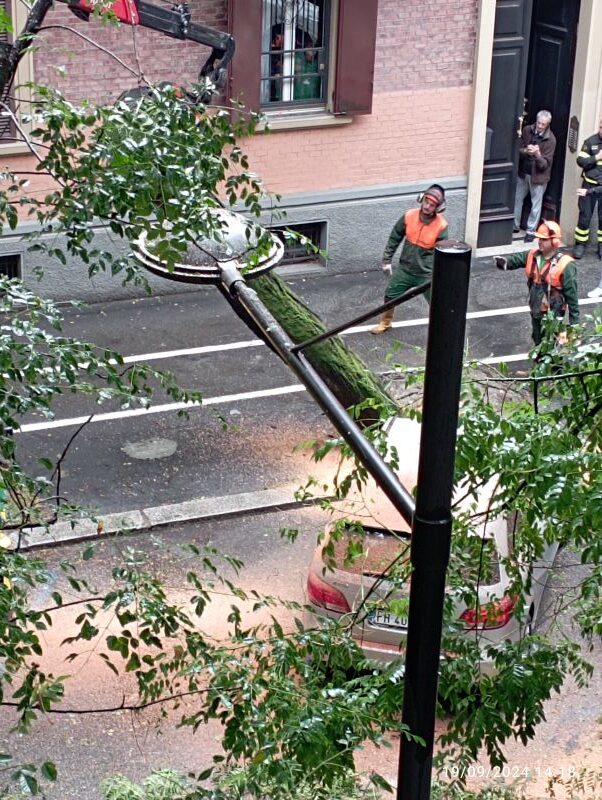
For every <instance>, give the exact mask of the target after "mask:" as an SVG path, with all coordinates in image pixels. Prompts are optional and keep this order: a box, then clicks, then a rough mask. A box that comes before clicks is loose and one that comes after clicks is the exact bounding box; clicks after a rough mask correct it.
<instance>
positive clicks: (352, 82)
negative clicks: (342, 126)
mask: <svg viewBox="0 0 602 800" xmlns="http://www.w3.org/2000/svg"><path fill="white" fill-rule="evenodd" d="M377 17H378V0H344V2H341V3H339V27H338V36H337V61H336V65H337V74H336V84H335V90H334V110H335V112H336V113H339V114H370V113H371V111H372V87H373V83H374V52H375V48H376V21H377Z"/></svg>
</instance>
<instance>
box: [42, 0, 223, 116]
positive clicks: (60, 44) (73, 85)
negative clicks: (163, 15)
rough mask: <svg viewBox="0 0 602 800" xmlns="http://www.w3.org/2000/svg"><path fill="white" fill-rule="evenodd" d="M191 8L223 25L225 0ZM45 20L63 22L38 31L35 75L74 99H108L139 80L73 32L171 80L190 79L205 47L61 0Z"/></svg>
mask: <svg viewBox="0 0 602 800" xmlns="http://www.w3.org/2000/svg"><path fill="white" fill-rule="evenodd" d="M155 2H158V0H155ZM190 9H191V12H192V19H193V21H195V22H199V23H202V24H204V25H210V26H211V27H215V28H219V29H222V30H226V29H227V27H228V24H227V0H192V2H191V3H190ZM45 25H46V26H49V25H62V26H65V28H64V29H56V28H52V29H49V30H47V31H44V32H43V33H42V34H41V41H40V47H39V50H38V52H36V54H35V56H34V73H35V78H36V81H38V82H39V83H43V84H49V85H52V86H56V87H57V88H59V89H60V90H61V92H63V93H64V94H65V95H66V96H67V97H68V98H69V99H70V100H73V101H78V100H80V99H81V98H84V97H85V98H87V99H89V100H91V101H92V102H95V103H106V102H109V101H110V100H112V99H114V98H115V97H117V96H119V94H121V92H123V91H125V90H126V89H129V88H131V87H132V86H136V85H137V79H136V77H135V75H132V74H131V73H130V72H128V71H127V69H125V68H124V67H123V66H122V65H121V64H119V63H118V62H117V61H116V60H115V59H114V58H112V57H111V56H110V55H109V54H108V53H104V52H102V51H100V50H99V49H98V48H96V47H94V45H92V44H88V43H87V42H86V41H85V40H84V39H82V38H80V37H79V36H78V35H77V33H80V34H83V35H84V36H86V37H88V38H89V39H92V40H93V41H94V42H97V43H98V44H99V45H101V46H102V47H103V48H105V49H106V50H108V51H110V52H111V53H113V54H114V55H115V56H117V57H118V58H119V59H121V61H123V62H124V63H125V64H126V65H127V66H128V67H130V69H131V70H133V71H134V72H135V73H139V72H140V71H141V72H142V73H143V75H144V76H145V77H146V78H148V80H150V81H152V82H158V81H162V80H173V81H177V82H179V83H182V84H183V85H185V84H190V83H192V82H194V81H195V80H196V79H197V76H198V73H199V69H200V67H201V66H202V65H203V63H204V61H205V59H206V57H207V55H208V52H209V51H208V50H207V48H205V47H202V46H201V45H198V44H195V43H192V42H184V41H180V40H178V39H171V38H169V37H167V36H164V35H163V34H161V33H157V32H155V31H151V30H148V29H145V28H139V27H137V28H133V29H132V28H131V27H128V26H126V25H120V26H119V27H115V26H114V25H106V24H103V23H101V22H99V21H98V20H96V19H92V20H91V21H90V22H84V21H82V20H79V19H78V18H77V17H76V16H75V15H74V14H72V13H71V11H69V9H68V8H67V7H66V6H65V5H63V4H61V3H57V4H56V5H55V7H54V8H53V9H52V10H51V11H50V12H49V14H48V16H47V17H46V20H45ZM67 28H71V29H73V31H76V32H77V33H73V32H72V31H71V30H67Z"/></svg>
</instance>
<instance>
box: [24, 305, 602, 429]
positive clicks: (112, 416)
mask: <svg viewBox="0 0 602 800" xmlns="http://www.w3.org/2000/svg"><path fill="white" fill-rule="evenodd" d="M599 302H600V300H599V299H598V298H593V299H590V298H586V299H584V300H580V301H579V305H591V304H592V303H599ZM528 310H529V308H528V306H513V307H510V308H496V309H492V310H490V311H472V312H470V313H469V314H467V315H466V316H467V319H482V318H484V317H496V316H505V315H507V314H522V313H526V312H528ZM427 323H428V318H427V317H421V318H419V319H410V320H401V321H399V322H394V323H393V327H395V328H408V327H412V326H418V325H426V324H427ZM371 327H372V326H371V325H358V326H357V327H355V328H349V329H348V330H347V331H345V333H344V334H343V335H345V334H346V335H349V334H352V333H365V332H366V331H369V330H370V328H371ZM261 346H263V342H262V341H261V340H260V339H249V340H247V341H242V342H230V344H218V345H208V346H205V347H190V348H186V349H182V350H169V351H164V352H160V353H145V354H143V355H137V356H126V357H125V358H124V361H125V362H126V363H132V362H135V361H155V360H158V359H164V358H177V357H179V356H191V355H201V354H204V353H218V352H223V351H224V350H238V349H244V348H246V347H261ZM527 359H528V354H527V353H516V354H514V355H506V356H491V357H489V358H484V359H481V363H483V364H500V363H504V364H509V363H512V362H516V361H526V360H527ZM304 391H305V386H303V385H302V384H292V385H291V386H279V387H277V388H275V389H260V390H258V391H255V392H241V393H239V394H226V395H221V396H218V397H206V398H204V399H203V402H202V403H201V405H198V404H197V403H163V404H161V405H157V406H150V408H130V409H126V410H124V411H109V412H104V413H102V414H94V415H93V416H92V418H91V420H90V422H109V421H112V420H117V419H127V418H129V417H141V416H144V415H145V414H163V413H167V412H171V411H179V410H181V409H184V408H189V409H194V408H201V407H203V406H212V405H218V404H219V405H225V404H227V403H236V402H240V401H241V400H257V399H260V398H262V397H280V396H282V395H286V394H294V393H297V392H304ZM89 419H90V415H87V416H81V417H69V418H66V419H55V420H45V421H44V422H31V423H27V424H25V425H22V426H21V427H20V429H19V431H18V432H19V433H33V432H34V431H45V430H51V429H54V428H68V427H71V426H76V425H83V424H84V423H85V422H87V421H88V420H89Z"/></svg>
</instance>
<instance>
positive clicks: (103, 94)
mask: <svg viewBox="0 0 602 800" xmlns="http://www.w3.org/2000/svg"><path fill="white" fill-rule="evenodd" d="M155 1H156V0H155ZM340 2H345V0H340ZM227 6H228V4H227V0H193V2H191V11H192V15H193V20H194V21H196V22H199V23H203V24H207V25H210V26H212V27H215V28H219V29H222V30H226V29H227V27H228V20H227ZM477 14H478V0H438V2H435V1H434V0H423V2H422V3H420V4H416V3H411V2H400V0H380V2H379V12H378V27H377V45H376V63H375V77H374V100H373V112H372V114H370V115H366V116H359V117H356V118H355V119H354V120H353V122H352V124H350V125H346V126H337V127H334V128H324V129H320V128H316V129H310V130H292V131H284V132H273V133H270V134H268V135H258V136H256V137H254V139H252V140H250V141H248V142H246V143H245V144H244V146H245V149H246V150H247V151H248V152H249V155H250V158H251V165H252V168H253V169H254V170H255V171H256V172H257V173H258V174H259V175H261V176H262V177H263V178H264V179H265V182H266V185H267V187H268V188H269V189H270V190H272V191H277V192H279V193H281V194H283V195H286V194H287V193H288V194H290V193H295V192H307V191H312V192H316V191H327V190H329V189H333V188H352V187H354V186H358V187H359V186H378V185H380V184H395V183H403V182H408V181H421V180H430V179H432V178H444V177H445V176H457V175H463V174H465V173H466V169H467V161H468V142H469V131H470V116H471V101H472V86H471V85H472V74H473V67H474V56H475V38H476V33H475V31H476V23H477ZM46 24H47V25H64V26H69V27H70V28H73V29H74V30H76V31H78V32H80V33H82V34H84V35H85V36H87V37H89V38H91V39H93V40H95V41H97V42H98V43H99V44H101V45H102V46H103V47H104V48H106V49H108V50H110V51H112V52H113V53H114V54H115V55H116V56H118V57H119V58H120V59H121V60H122V61H124V62H125V63H126V64H127V65H128V66H129V67H130V68H131V69H132V70H133V71H134V72H138V71H139V70H141V71H142V73H143V74H144V75H145V76H146V77H147V78H148V79H149V80H151V81H160V80H173V81H175V82H180V83H182V84H184V85H185V84H189V83H190V82H194V80H195V79H196V77H197V75H198V71H199V68H200V66H201V65H202V64H203V62H204V60H205V57H206V53H207V50H206V48H203V47H201V46H199V45H197V44H194V43H190V42H182V41H179V40H176V39H170V38H168V37H166V36H164V35H161V34H159V33H156V32H153V31H149V30H146V29H141V28H136V29H133V30H132V29H131V28H128V27H127V26H125V25H123V26H121V27H120V28H115V27H113V26H106V25H103V24H101V23H100V22H98V21H97V20H94V21H92V22H90V23H85V22H82V21H80V20H78V19H77V18H76V17H75V16H74V15H73V14H71V12H70V11H69V10H68V9H67V8H66V7H65V6H64V5H62V4H57V5H56V6H55V8H54V9H53V10H52V11H51V12H50V13H49V15H48V17H47V19H46ZM57 67H61V68H62V67H64V68H65V74H64V76H62V77H59V75H58V73H57ZM35 76H36V79H37V80H38V81H39V82H41V83H50V84H53V85H56V86H58V87H59V88H60V89H61V90H62V91H63V92H64V93H65V94H66V95H67V97H69V98H70V99H72V100H75V101H77V100H79V99H81V98H83V97H87V98H89V99H90V100H92V101H94V102H101V103H104V102H108V101H110V100H111V99H114V98H115V97H116V96H118V95H119V94H120V93H121V92H122V91H123V90H125V89H127V88H130V87H132V86H135V85H136V82H137V81H136V77H135V75H132V74H130V73H128V72H127V70H125V69H124V68H123V67H122V66H121V65H120V64H118V63H116V62H115V60H114V59H113V58H111V57H110V56H109V55H108V54H106V53H103V52H100V51H98V50H97V49H96V48H94V47H93V46H92V45H90V44H87V43H86V42H85V41H83V40H82V39H81V38H79V37H78V36H76V35H74V34H73V33H72V32H70V31H68V30H66V29H56V28H53V29H49V30H47V31H46V32H44V33H43V45H42V46H41V47H40V49H39V51H38V52H37V53H36V55H35ZM437 132H444V134H445V135H444V136H437V135H436V133H437Z"/></svg>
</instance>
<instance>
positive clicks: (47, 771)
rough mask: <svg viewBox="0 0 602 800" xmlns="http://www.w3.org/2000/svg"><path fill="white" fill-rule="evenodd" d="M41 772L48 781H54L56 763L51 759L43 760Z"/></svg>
mask: <svg viewBox="0 0 602 800" xmlns="http://www.w3.org/2000/svg"><path fill="white" fill-rule="evenodd" d="M41 772H42V775H43V776H44V778H46V780H48V781H55V780H56V778H57V774H58V773H57V769H56V765H55V764H54V763H53V762H52V761H45V762H44V763H43V764H42V769H41Z"/></svg>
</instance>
